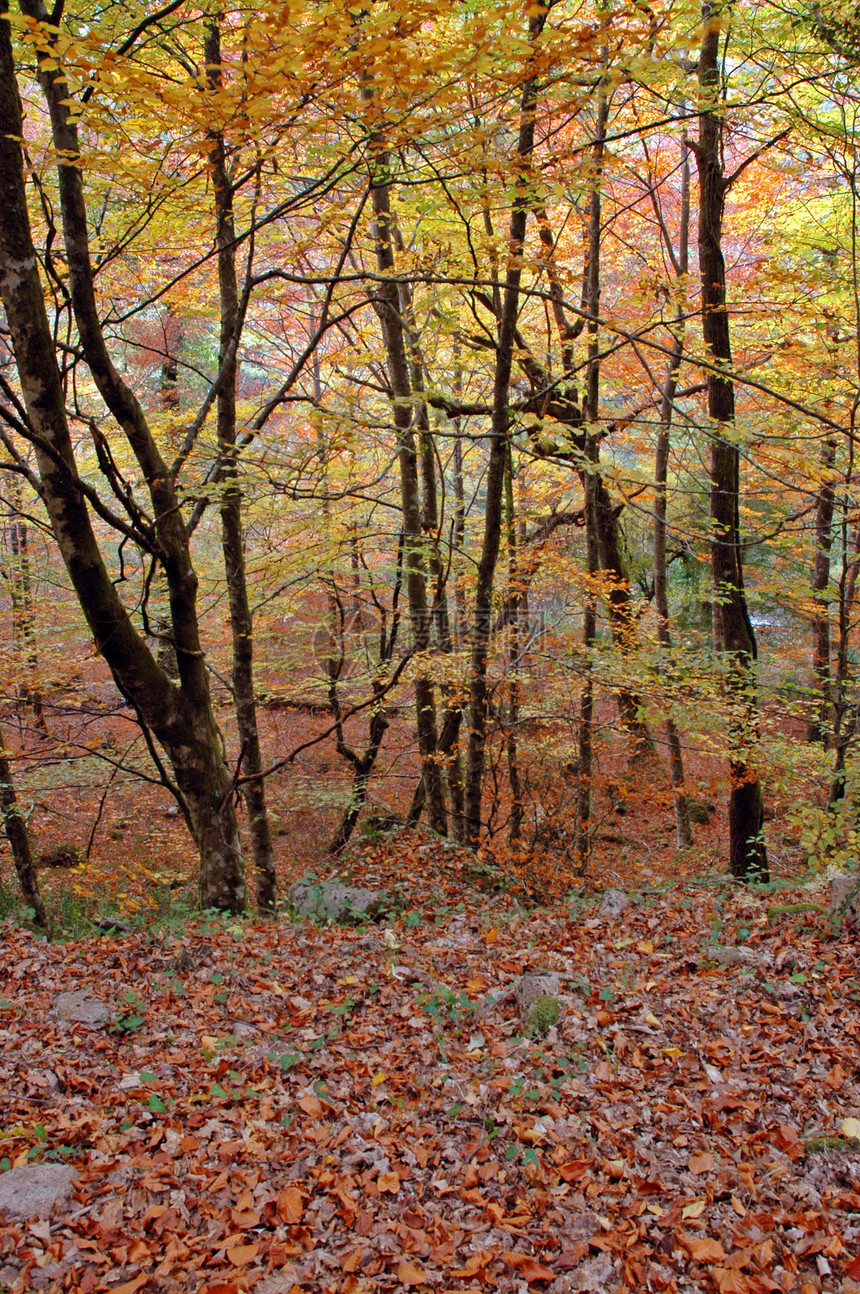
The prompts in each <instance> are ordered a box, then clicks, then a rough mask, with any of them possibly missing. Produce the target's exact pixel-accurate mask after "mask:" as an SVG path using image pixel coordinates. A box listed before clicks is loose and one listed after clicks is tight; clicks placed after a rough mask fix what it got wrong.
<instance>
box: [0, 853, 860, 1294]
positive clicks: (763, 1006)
mask: <svg viewBox="0 0 860 1294" xmlns="http://www.w3.org/2000/svg"><path fill="white" fill-rule="evenodd" d="M420 839H422V838H421V837H420V836H416V835H413V834H410V835H408V836H407V835H406V834H404V835H402V836H401V837H400V838H398V839H396V840H394V841H392V842H390V843H388V844H384V845H382V846H376V847H367V848H365V849H364V850H363V851H362V852H361V854H360V857H359V858H358V859H357V860H356V862H355V870H356V871H357V872H358V873H360V874H359V878H358V879H359V881H360V883H361V884H365V885H372V886H382V887H385V888H387V889H388V891H389V893H391V894H393V895H396V897H397V900H398V902H397V904H396V905H395V906H396V909H397V910H395V911H392V912H390V913H389V915H388V917H387V919H385V920H383V921H382V922H380V923H369V924H367V925H365V926H359V927H346V926H328V927H326V926H322V925H317V924H313V923H303V922H302V923H300V922H290V921H289V920H282V921H280V922H278V923H264V922H256V921H239V920H235V919H221V918H212V919H207V918H205V917H201V918H200V919H198V920H196V921H195V922H193V923H191V924H190V925H189V926H187V927H186V928H185V929H183V930H182V931H181V932H172V931H171V930H169V929H165V930H164V931H162V932H158V933H151V934H149V933H147V932H145V931H140V932H135V933H132V934H124V935H123V936H122V937H118V938H115V937H105V936H102V937H100V938H97V939H89V940H82V941H78V942H76V943H69V944H64V945H46V944H44V943H42V942H40V941H38V940H36V939H35V938H33V937H32V936H30V935H29V934H28V933H26V932H24V931H22V930H20V929H17V928H15V927H14V926H12V925H11V924H9V925H7V926H6V927H5V929H4V932H3V933H4V949H5V955H4V959H3V963H2V965H1V966H0V1091H2V1092H3V1117H2V1125H0V1133H2V1139H0V1159H2V1161H3V1162H2V1167H3V1168H4V1169H8V1168H11V1167H22V1166H25V1165H27V1164H32V1163H38V1162H63V1163H68V1164H70V1165H72V1166H74V1168H75V1169H76V1171H77V1174H78V1176H77V1181H76V1184H75V1189H74V1193H73V1195H72V1197H71V1199H70V1200H66V1201H65V1202H64V1203H63V1204H62V1205H61V1206H59V1207H58V1209H57V1211H55V1213H54V1216H53V1217H51V1218H50V1219H44V1218H42V1219H33V1220H30V1221H7V1224H6V1225H3V1226H0V1290H4V1291H5V1290H8V1291H10V1292H13V1291H14V1294H18V1292H19V1291H27V1290H46V1291H70V1292H74V1294H100V1292H101V1291H113V1294H132V1292H133V1291H142V1294H147V1292H148V1291H151V1292H154V1291H159V1290H161V1291H171V1290H188V1291H190V1292H191V1294H238V1292H239V1291H244V1290H255V1291H258V1294H292V1292H294V1291H296V1292H298V1291H305V1290H313V1291H320V1292H324V1294H329V1291H331V1292H332V1294H334V1292H335V1291H338V1292H341V1291H342V1292H343V1294H358V1291H364V1290H366V1291H371V1290H372V1291H380V1292H382V1291H392V1292H393V1291H406V1290H417V1291H432V1292H434V1294H441V1292H442V1291H446V1290H450V1291H455V1290H456V1291H470V1294H477V1292H478V1291H486V1290H500V1291H517V1292H518V1294H519V1292H521V1291H527V1290H530V1289H535V1290H548V1291H551V1292H552V1294H567V1292H568V1291H577V1290H596V1291H603V1290H605V1291H621V1290H630V1289H634V1290H658V1291H660V1290H666V1291H698V1290H701V1291H720V1292H721V1294H736V1292H737V1294H747V1292H748V1291H749V1292H751V1294H759V1291H770V1290H780V1291H782V1290H786V1291H788V1290H797V1291H799V1294H810V1292H811V1291H829V1290H834V1291H835V1290H840V1291H845V1292H846V1294H851V1291H860V1147H858V1145H857V1142H856V1141H855V1140H854V1139H853V1137H852V1136H849V1135H846V1132H851V1130H852V1129H853V1128H854V1127H855V1126H856V1120H857V1119H858V1117H860V1029H858V1025H860V956H858V946H857V943H856V940H852V939H851V938H850V937H849V936H847V935H840V934H838V933H837V934H834V933H833V932H832V931H830V930H829V929H828V927H827V926H826V924H825V923H824V921H823V919H822V918H821V917H820V916H817V915H816V914H815V913H810V912H798V913H791V912H789V913H788V914H786V915H784V916H780V917H779V919H777V920H769V917H768V913H769V910H770V905H771V904H772V902H773V898H772V895H771V894H768V893H762V894H756V893H754V892H752V893H751V892H749V891H745V890H740V891H737V890H732V889H730V888H727V886H726V884H725V881H724V879H720V880H714V882H713V883H710V884H709V883H695V882H693V881H685V882H683V883H679V884H677V885H674V886H672V887H670V888H668V889H666V890H665V891H663V892H654V891H652V892H647V891H646V892H640V893H638V894H637V893H635V892H634V893H633V894H631V896H630V897H631V904H630V906H629V907H628V908H627V909H625V910H624V912H623V913H622V914H621V915H620V916H618V917H613V916H611V915H601V914H600V911H599V896H597V895H593V896H589V895H587V894H583V895H581V896H580V897H579V898H578V899H577V900H576V901H574V902H573V903H569V904H568V905H567V906H564V905H559V906H555V907H545V908H541V909H531V910H529V909H524V908H522V907H521V906H519V905H518V903H517V902H516V900H515V899H513V898H512V897H511V896H508V895H505V894H499V893H493V892H492V891H489V890H487V889H483V888H480V885H479V884H478V883H477V880H476V878H475V877H474V876H471V878H470V873H469V861H468V858H467V856H466V855H465V854H462V853H461V852H460V851H458V850H455V849H452V848H451V847H450V846H447V845H444V844H442V843H441V842H432V841H431V842H429V843H425V844H423V845H420V844H417V843H416V842H417V841H419V840H420ZM404 877H408V878H409V879H408V881H405V880H404ZM786 893H787V894H788V897H789V898H790V897H791V891H790V890H787V891H786ZM798 893H799V894H801V895H802V894H803V893H804V891H803V890H802V889H801V887H799V886H798ZM719 947H722V948H731V947H737V948H739V949H742V950H743V953H744V956H743V958H741V959H738V960H732V959H724V960H715V959H714V957H713V956H712V955H710V954H709V950H710V953H712V952H713V950H715V949H716V948H719ZM525 974H542V975H556V976H558V980H559V983H560V990H559V994H558V1002H559V1007H560V1015H559V1018H558V1020H557V1022H556V1023H554V1024H552V1025H551V1027H549V1028H548V1030H547V1031H546V1032H545V1033H542V1034H540V1035H537V1036H532V1037H528V1036H526V1035H525V1033H524V1026H523V1022H522V1019H521V1016H520V1014H519V1013H518V1011H517V1006H516V1002H515V1000H514V990H515V987H516V984H517V983H518V981H519V979H520V977H521V976H523V975H525ZM70 992H75V993H84V994H87V995H89V996H91V997H93V998H96V999H98V1000H99V1001H100V1002H102V1003H104V1004H105V1006H107V1008H108V1010H109V1018H108V1021H107V1022H104V1023H101V1024H88V1023H85V1022H81V1021H76V1020H71V1019H67V1018H60V1016H59V1015H58V1013H57V1011H56V1009H55V1005H54V1004H55V1002H56V999H57V998H58V997H59V995H60V994H63V993H70ZM843 1126H844V1129H845V1131H843ZM815 1139H819V1140H815ZM821 1139H824V1140H821ZM819 1146H821V1147H822V1148H820V1149H819V1148H818V1147H819ZM0 1222H2V1216H0Z"/></svg>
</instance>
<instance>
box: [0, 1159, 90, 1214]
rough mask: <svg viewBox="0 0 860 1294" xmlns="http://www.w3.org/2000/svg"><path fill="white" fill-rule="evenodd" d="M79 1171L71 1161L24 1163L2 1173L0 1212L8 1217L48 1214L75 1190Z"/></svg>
mask: <svg viewBox="0 0 860 1294" xmlns="http://www.w3.org/2000/svg"><path fill="white" fill-rule="evenodd" d="M77 1177H78V1175H77V1173H76V1172H75V1170H74V1168H70V1167H69V1165H68V1164H25V1165H24V1166H23V1167H21V1168H10V1169H9V1171H8V1172H6V1173H0V1213H3V1214H5V1215H6V1218H7V1220H12V1219H25V1218H46V1217H48V1216H49V1215H50V1214H51V1212H52V1211H53V1210H54V1209H55V1208H56V1206H57V1205H58V1204H62V1202H63V1200H65V1199H67V1198H68V1197H69V1195H71V1193H72V1187H73V1186H74V1184H75V1182H76V1181H77Z"/></svg>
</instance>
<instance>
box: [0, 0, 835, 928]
mask: <svg viewBox="0 0 860 1294" xmlns="http://www.w3.org/2000/svg"><path fill="white" fill-rule="evenodd" d="M4 11H5V5H4ZM0 57H2V90H0V115H2V123H0V131H2V135H3V138H2V142H0V187H2V195H0V198H2V213H0V215H2V218H1V219H0V272H2V273H0V277H2V292H3V305H4V311H5V313H4V319H3V324H2V331H0V440H1V441H2V446H3V449H2V459H3V461H2V463H0V469H2V477H0V491H2V510H3V523H2V525H3V530H2V539H3V551H2V564H1V565H0V574H2V589H0V596H2V615H3V623H4V629H3V634H2V647H0V650H2V659H3V670H2V679H3V701H2V716H3V718H2V722H3V738H2V740H3V742H4V743H5V747H6V754H5V755H4V756H3V762H2V766H0V779H2V782H3V785H4V787H5V790H4V796H5V802H4V808H5V818H6V826H7V834H8V837H9V842H10V845H9V848H10V851H11V853H12V855H13V856H14V858H15V861H16V864H17V866H18V872H19V877H20V879H21V882H22V884H23V887H24V895H25V899H26V901H27V903H28V905H29V906H30V907H31V908H32V909H33V910H34V911H35V912H36V914H37V919H38V920H40V921H42V922H43V923H44V922H45V921H46V920H47V915H46V914H45V912H44V909H43V908H42V907H41V906H40V904H41V900H40V899H39V896H38V893H37V877H36V872H35V867H34V863H35V861H36V859H37V855H38V853H39V852H40V851H41V854H42V855H43V859H44V861H54V862H61V863H62V862H67V863H68V862H72V863H82V862H84V861H88V862H89V864H90V866H89V869H87V868H82V869H80V870H79V871H76V872H75V876H74V882H73V884H74V889H75V892H76V893H77V894H78V896H79V897H82V898H84V899H86V900H87V901H88V902H90V903H92V904H93V905H95V906H96V907H98V906H99V905H101V906H102V907H104V906H105V905H108V906H110V905H113V906H114V907H118V908H119V909H121V910H122V909H124V910H127V911H128V912H134V911H135V910H138V909H140V907H141V906H142V907H143V908H144V909H145V908H146V905H147V904H152V903H155V902H157V901H160V900H158V898H157V895H158V894H159V893H167V892H168V891H169V888H170V886H171V885H176V884H177V883H179V881H180V880H182V879H183V878H187V877H188V876H189V875H190V874H191V873H192V871H194V870H195V869H196V868H199V875H200V886H199V894H200V899H201V901H202V903H203V905H204V906H215V907H221V908H226V909H229V910H232V911H238V910H240V909H242V908H243V907H244V906H245V905H246V903H247V902H248V895H247V893H246V881H245V872H246V871H247V877H248V882H249V883H250V882H251V880H252V878H253V887H254V888H255V889H256V898H257V902H258V903H259V905H260V906H261V907H262V908H264V909H265V908H271V907H272V906H273V904H274V903H275V901H276V893H277V874H278V873H279V872H280V874H281V879H282V880H283V879H285V878H286V877H288V876H292V875H293V874H294V873H295V872H296V871H297V870H302V869H305V868H307V867H309V866H313V867H317V868H321V869H324V870H331V869H333V868H336V867H337V866H338V860H339V859H340V858H341V857H342V855H343V851H344V849H345V848H346V847H347V845H348V842H349V840H350V837H351V835H352V833H353V831H354V829H355V828H356V824H357V823H358V822H360V820H361V814H362V813H364V815H365V820H366V825H365V828H364V830H365V831H367V830H370V831H372V832H373V831H377V832H378V831H385V830H387V829H389V828H391V827H392V826H395V825H396V824H397V823H398V822H399V821H400V820H401V818H407V819H409V820H411V821H417V820H418V819H419V818H420V817H421V816H422V815H423V818H424V821H425V822H426V823H427V824H428V825H429V826H430V827H431V828H432V829H433V830H434V831H436V832H437V833H441V834H442V835H447V836H448V837H450V838H451V840H452V841H453V842H456V843H458V844H462V845H466V846H469V847H470V848H471V849H473V850H478V851H479V857H480V859H481V860H482V863H483V864H484V865H486V866H488V867H489V866H492V867H495V868H497V869H499V870H498V872H497V873H496V874H497V876H498V877H499V878H500V879H504V880H505V881H506V883H508V884H510V885H513V886H514V887H515V889H516V890H517V892H518V893H520V894H525V895H526V896H528V897H529V898H533V899H534V898H537V899H551V898H558V897H559V896H560V895H563V894H564V893H565V892H566V891H567V890H568V889H569V888H570V886H571V885H572V884H573V883H575V882H576V881H577V880H578V879H580V880H581V879H582V878H585V879H586V880H588V879H589V878H595V877H598V878H606V877H607V876H608V877H610V879H611V877H612V876H614V875H615V874H616V871H617V870H618V869H619V868H621V869H623V868H624V867H625V866H629V867H632V868H633V869H634V870H637V869H638V870H637V874H639V873H641V874H642V875H643V876H646V877H647V875H648V874H649V872H650V870H652V869H654V868H658V869H662V871H663V872H667V871H668V872H670V873H671V871H672V869H675V870H676V871H677V872H678V874H684V870H685V867H686V868H688V867H689V866H690V858H691V857H693V856H695V858H696V860H697V862H698V863H700V862H701V860H702V859H703V858H704V859H705V861H706V862H707V863H709V864H718V865H720V866H729V867H730V869H731V871H732V873H733V874H734V875H735V876H736V877H738V878H741V879H749V878H752V879H755V880H763V879H767V877H768V875H769V869H772V868H776V869H777V870H778V871H781V872H783V873H785V872H796V871H797V869H798V868H799V867H804V866H806V865H807V864H809V865H811V866H812V867H813V868H819V869H820V868H823V867H825V866H828V865H830V866H833V867H835V868H837V869H839V868H841V867H844V866H846V865H850V864H851V863H852V862H853V860H854V858H855V857H856V839H857V836H856V802H857V801H856V789H855V787H856V778H857V767H856V758H855V751H854V747H855V739H856V736H857V727H858V718H859V717H860V694H858V692H857V680H856V660H857V650H858V648H857V641H856V630H857V622H858V606H857V596H856V583H857V575H858V571H860V510H859V509H858V494H857V469H856V466H855V444H856V441H855V435H856V426H857V413H858V407H860V336H858V320H859V319H860V278H858V274H860V267H859V266H858V241H857V240H858V152H857V149H858V110H860V99H858V91H857V78H856V73H857V65H858V62H860V27H858V24H857V20H856V15H855V14H854V11H853V6H851V5H849V4H847V3H846V4H841V3H833V4H828V5H817V4H809V5H804V4H801V3H797V4H795V5H788V6H786V5H777V4H769V3H757V4H751V3H737V4H731V5H730V4H714V3H706V4H705V5H704V6H703V7H701V8H700V7H699V5H698V4H687V3H665V4H663V3H659V4H646V3H641V4H632V5H621V6H614V5H612V4H609V3H604V2H603V0H598V2H597V3H595V4H591V3H584V4H579V3H574V2H570V3H568V0H555V2H554V3H550V4H549V5H547V6H543V5H540V4H535V5H526V6H522V5H513V4H503V3H499V2H498V0H469V3H463V4H458V5H456V6H454V7H447V6H446V7H443V8H442V10H440V7H439V6H438V5H435V4H432V5H431V4H425V3H423V0H379V3H372V4H367V5H365V6H361V5H349V4H345V3H344V4H341V3H338V2H337V0H335V2H333V3H303V2H302V0H296V3H286V4H279V5H270V4H266V3H264V4H262V5H257V6H254V7H253V8H251V9H243V8H241V7H235V6H234V7H230V6H226V5H225V6H222V7H220V8H219V7H215V6H213V7H212V8H211V9H207V8H206V7H205V6H204V7H193V6H189V5H187V4H185V3H183V0H173V3H169V4H167V5H165V6H163V7H161V8H158V7H156V6H155V5H151V4H143V5H139V6H137V7H135V8H129V6H128V5H126V4H123V5H112V4H105V5H98V4H78V3H75V4H71V3H66V4H63V2H62V0H59V3H58V4H57V6H56V7H55V9H54V10H53V11H51V12H48V11H47V10H46V9H45V8H44V6H43V4H42V0H21V3H20V8H19V9H14V10H12V11H10V12H8V13H6V12H4V16H3V20H2V23H0ZM21 114H23V116H21ZM93 644H95V646H94V645H93ZM359 829H361V828H359ZM37 842H38V843H37ZM691 846H692V847H693V848H694V851H695V854H694V855H691V854H690V853H689V850H690V848H691ZM7 878H8V872H7V873H6V874H5V876H4V881H3V884H4V886H5V887H6V889H5V891H4V893H5V894H6V899H5V900H4V901H6V902H9V903H11V902H13V899H12V897H11V890H10V889H9V882H8V879H7ZM154 895H155V896H156V897H153V896H154Z"/></svg>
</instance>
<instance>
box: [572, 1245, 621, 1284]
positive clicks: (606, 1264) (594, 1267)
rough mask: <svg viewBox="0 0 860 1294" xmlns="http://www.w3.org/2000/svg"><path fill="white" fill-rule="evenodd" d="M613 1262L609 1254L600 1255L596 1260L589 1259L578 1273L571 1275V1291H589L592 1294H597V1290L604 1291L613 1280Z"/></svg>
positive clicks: (578, 1269)
mask: <svg viewBox="0 0 860 1294" xmlns="http://www.w3.org/2000/svg"><path fill="white" fill-rule="evenodd" d="M613 1271H614V1267H613V1262H612V1259H611V1258H610V1257H609V1255H608V1254H599V1255H598V1257H596V1258H589V1259H588V1260H587V1261H586V1262H584V1263H583V1264H582V1266H581V1267H578V1268H577V1269H576V1271H574V1272H571V1274H570V1288H571V1290H583V1291H585V1290H588V1291H590V1294H595V1292H596V1291H597V1290H604V1289H606V1287H607V1286H608V1284H609V1282H610V1281H611V1280H612V1276H613Z"/></svg>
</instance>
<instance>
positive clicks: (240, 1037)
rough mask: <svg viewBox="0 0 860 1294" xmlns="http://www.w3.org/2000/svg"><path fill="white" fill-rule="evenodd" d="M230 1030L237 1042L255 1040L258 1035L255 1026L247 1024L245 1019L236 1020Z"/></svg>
mask: <svg viewBox="0 0 860 1294" xmlns="http://www.w3.org/2000/svg"><path fill="white" fill-rule="evenodd" d="M230 1032H231V1034H232V1035H233V1037H234V1038H235V1039H236V1041H237V1042H253V1041H254V1039H255V1038H256V1037H257V1030H256V1029H255V1028H254V1026H253V1025H250V1024H245V1022H244V1021H243V1020H234V1021H233V1023H232V1025H231V1026H230Z"/></svg>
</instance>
